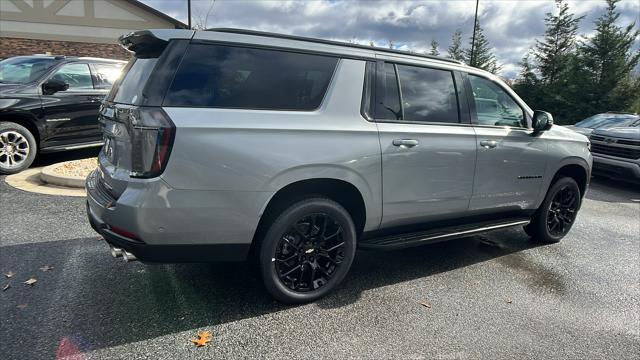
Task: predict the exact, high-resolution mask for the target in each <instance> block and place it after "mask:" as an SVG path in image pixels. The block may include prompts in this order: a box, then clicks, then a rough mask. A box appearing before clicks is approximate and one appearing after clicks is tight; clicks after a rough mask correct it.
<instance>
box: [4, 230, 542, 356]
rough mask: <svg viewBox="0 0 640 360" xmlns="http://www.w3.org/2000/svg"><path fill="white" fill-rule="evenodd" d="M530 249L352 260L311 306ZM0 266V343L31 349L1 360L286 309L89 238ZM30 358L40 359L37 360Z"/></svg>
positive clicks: (11, 253) (502, 241)
mask: <svg viewBox="0 0 640 360" xmlns="http://www.w3.org/2000/svg"><path fill="white" fill-rule="evenodd" d="M535 246H537V244H536V243H534V242H532V241H529V239H528V237H527V236H526V235H525V234H524V232H523V231H522V230H520V229H518V230H515V229H513V230H504V231H500V232H496V233H494V234H492V235H490V236H486V237H485V236H473V237H466V238H462V239H457V240H451V241H448V242H443V243H437V244H432V245H426V246H421V247H417V248H412V249H405V250H398V251H387V252H383V251H359V252H358V253H357V256H356V259H355V261H354V263H353V266H352V269H351V271H350V273H349V274H348V275H347V278H346V280H345V281H344V283H343V284H341V285H340V286H339V288H338V289H336V291H334V292H332V293H331V294H330V295H329V296H327V297H325V298H323V299H321V300H319V301H317V302H316V303H315V304H314V305H311V306H318V307H319V308H323V309H331V308H336V307H341V306H345V305H348V304H351V303H353V302H355V301H357V300H358V299H359V298H360V297H361V295H362V294H363V292H365V291H367V290H369V289H375V288H378V287H383V286H387V285H392V284H396V283H401V282H405V281H409V280H412V279H417V278H423V277H428V276H432V275H435V274H439V273H443V272H447V271H451V270H455V269H459V268H462V267H466V266H469V265H473V264H476V263H479V262H484V261H488V260H491V259H496V258H501V257H504V256H505V255H508V254H512V253H516V252H520V251H523V250H526V249H530V248H533V247H535ZM0 264H2V265H1V267H2V268H1V269H0V270H2V271H3V272H7V271H13V272H15V273H17V274H20V277H19V279H17V280H15V281H14V283H13V284H12V288H11V289H10V291H5V292H3V293H2V294H1V297H2V298H3V301H2V304H0V308H1V309H2V314H3V316H6V317H5V319H4V320H3V322H4V325H3V327H2V330H1V331H0V335H1V336H2V337H3V339H5V340H7V339H11V338H12V337H13V336H16V335H15V334H29V336H30V338H31V339H34V340H33V341H34V342H37V343H38V345H39V346H36V345H35V344H34V346H29V347H21V348H20V353H19V354H12V349H11V348H10V349H5V350H4V351H3V352H5V355H8V356H9V358H11V357H12V356H16V357H18V358H21V357H24V358H30V357H47V356H50V355H51V354H55V353H56V352H60V349H61V347H63V348H64V347H65V346H67V347H68V346H69V344H72V345H73V347H74V348H77V349H79V351H81V352H86V351H91V350H95V349H100V348H105V347H111V346H116V345H122V344H127V343H132V342H137V341H142V340H146V339H150V338H155V337H159V336H163V335H168V334H173V333H176V332H180V331H186V330H191V329H196V328H201V327H211V326H215V325H218V324H224V323H228V322H233V321H237V320H241V319H246V318H253V317H257V316H261V315H264V314H271V313H275V312H279V311H282V310H286V309H289V308H291V307H293V306H290V305H284V304H280V303H278V302H276V301H274V300H273V299H272V298H271V297H270V296H269V295H268V294H267V293H266V291H265V290H263V287H262V285H261V281H260V279H259V277H258V276H257V275H256V274H255V273H254V272H253V271H252V268H251V266H249V264H247V263H229V264H224V263H217V264H170V265H158V264H142V263H139V262H135V263H123V262H122V260H120V259H113V258H111V256H110V255H109V254H108V247H107V245H106V244H105V243H104V241H97V240H96V239H95V238H87V239H74V240H62V241H52V242H44V243H37V244H24V245H13V246H5V247H2V252H1V253H0ZM43 264H50V265H52V266H54V270H53V271H50V272H46V273H43V272H41V271H40V270H38V269H39V267H41V266H43ZM504 265H505V266H509V267H517V268H519V269H520V270H525V271H529V272H530V273H531V276H532V277H534V278H535V277H536V276H538V277H541V278H540V279H539V281H546V280H545V279H544V278H543V277H545V276H547V275H545V273H544V271H540V269H536V268H533V267H531V266H528V265H526V264H521V263H520V261H519V260H518V259H517V258H514V259H511V260H509V261H505V262H504ZM32 275H35V276H37V277H38V283H37V284H36V285H34V286H33V287H27V286H26V285H23V284H20V282H21V281H24V280H23V278H25V277H27V276H32ZM547 277H549V276H547ZM551 277H553V276H551ZM25 279H26V278H25ZM12 334H13V335H12ZM7 341H8V340H7ZM37 349H48V350H47V353H46V354H43V353H40V352H37V351H42V350H37ZM48 351H50V352H48ZM31 352H33V353H31Z"/></svg>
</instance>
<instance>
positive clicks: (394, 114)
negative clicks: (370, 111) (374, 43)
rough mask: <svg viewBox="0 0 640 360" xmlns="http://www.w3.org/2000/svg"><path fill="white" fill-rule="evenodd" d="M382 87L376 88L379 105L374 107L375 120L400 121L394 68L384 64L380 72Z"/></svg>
mask: <svg viewBox="0 0 640 360" xmlns="http://www.w3.org/2000/svg"><path fill="white" fill-rule="evenodd" d="M381 82H382V84H381V85H382V86H378V88H379V89H380V90H381V91H379V92H378V93H379V99H380V103H379V104H378V106H376V119H386V120H402V108H401V106H400V90H399V89H398V77H397V76H396V67H395V65H393V64H390V63H385V64H384V70H383V72H382V79H381Z"/></svg>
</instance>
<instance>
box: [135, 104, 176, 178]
mask: <svg viewBox="0 0 640 360" xmlns="http://www.w3.org/2000/svg"><path fill="white" fill-rule="evenodd" d="M129 123H130V125H131V144H132V146H131V173H130V176H131V177H136V178H151V177H156V176H158V175H160V174H162V172H163V171H164V168H165V166H166V165H167V161H168V160H169V153H170V152H171V147H172V145H173V138H174V136H175V132H176V131H175V126H174V125H173V123H172V122H171V120H170V119H169V117H168V116H167V114H165V112H164V111H162V109H159V108H137V109H135V110H131V112H130V114H129Z"/></svg>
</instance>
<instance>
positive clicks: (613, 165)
mask: <svg viewBox="0 0 640 360" xmlns="http://www.w3.org/2000/svg"><path fill="white" fill-rule="evenodd" d="M593 172H594V173H595V174H603V175H609V176H616V177H617V178H619V179H620V180H627V181H629V180H634V181H639V180H640V160H618V159H616V158H611V157H606V156H600V155H599V154H593Z"/></svg>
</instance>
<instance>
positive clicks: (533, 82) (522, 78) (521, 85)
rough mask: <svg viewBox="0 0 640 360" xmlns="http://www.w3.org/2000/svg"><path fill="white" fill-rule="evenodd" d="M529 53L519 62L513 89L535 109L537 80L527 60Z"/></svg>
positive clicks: (537, 98) (537, 90)
mask: <svg viewBox="0 0 640 360" xmlns="http://www.w3.org/2000/svg"><path fill="white" fill-rule="evenodd" d="M529 56H530V53H527V55H525V56H524V57H523V58H522V61H521V62H520V67H521V69H520V73H519V74H518V77H517V78H516V80H515V83H514V84H513V89H514V90H515V91H516V92H517V93H518V95H520V97H522V99H523V100H524V101H525V102H526V103H527V104H529V105H530V106H533V107H535V108H537V107H538V103H539V102H540V99H539V89H540V87H539V80H538V77H537V76H536V74H535V72H534V70H533V65H532V64H531V62H530V60H529Z"/></svg>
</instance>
